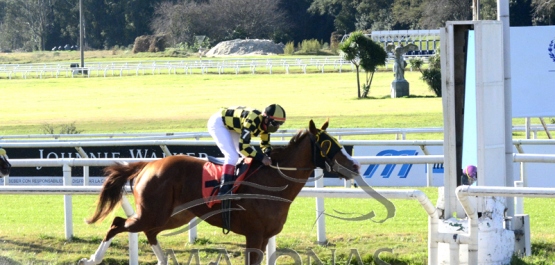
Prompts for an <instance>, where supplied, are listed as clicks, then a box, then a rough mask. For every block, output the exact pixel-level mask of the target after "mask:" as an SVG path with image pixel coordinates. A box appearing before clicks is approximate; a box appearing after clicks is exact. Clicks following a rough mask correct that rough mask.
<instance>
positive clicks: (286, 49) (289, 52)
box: [283, 41, 295, 55]
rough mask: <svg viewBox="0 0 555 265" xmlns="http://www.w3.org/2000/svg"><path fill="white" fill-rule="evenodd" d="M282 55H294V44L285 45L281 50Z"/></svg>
mask: <svg viewBox="0 0 555 265" xmlns="http://www.w3.org/2000/svg"><path fill="white" fill-rule="evenodd" d="M283 53H284V54H287V55H293V53H295V43H294V42H292V41H290V42H288V43H287V44H285V47H284V48H283Z"/></svg>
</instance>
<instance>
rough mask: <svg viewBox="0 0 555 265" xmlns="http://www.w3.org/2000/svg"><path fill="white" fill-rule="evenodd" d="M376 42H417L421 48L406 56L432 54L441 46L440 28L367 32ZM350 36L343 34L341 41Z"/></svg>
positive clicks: (385, 43) (402, 43)
mask: <svg viewBox="0 0 555 265" xmlns="http://www.w3.org/2000/svg"><path fill="white" fill-rule="evenodd" d="M365 35H366V36H368V37H369V38H370V39H372V40H373V41H375V42H379V43H381V44H383V45H384V47H386V46H387V44H388V43H393V44H395V45H407V44H409V43H412V44H415V45H416V46H418V47H419V48H420V49H419V50H417V51H409V52H407V53H406V54H405V57H406V56H409V57H410V56H424V57H426V56H431V55H433V54H435V51H436V48H437V47H439V39H440V37H439V29H426V30H383V31H372V32H371V33H369V34H365ZM348 37H349V34H346V35H344V36H343V39H341V42H343V41H344V40H345V39H347V38H348Z"/></svg>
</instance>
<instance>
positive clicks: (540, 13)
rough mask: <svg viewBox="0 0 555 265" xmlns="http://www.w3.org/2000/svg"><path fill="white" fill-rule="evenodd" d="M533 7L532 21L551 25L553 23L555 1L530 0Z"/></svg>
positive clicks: (554, 20)
mask: <svg viewBox="0 0 555 265" xmlns="http://www.w3.org/2000/svg"><path fill="white" fill-rule="evenodd" d="M532 7H533V9H534V22H535V23H536V24H540V25H552V24H553V23H555V1H553V0H532Z"/></svg>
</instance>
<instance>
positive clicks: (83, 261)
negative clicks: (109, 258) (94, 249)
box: [77, 258, 94, 265]
mask: <svg viewBox="0 0 555 265" xmlns="http://www.w3.org/2000/svg"><path fill="white" fill-rule="evenodd" d="M77 264H79V265H91V264H94V262H93V261H90V260H88V259H86V258H82V259H81V260H79V263H77Z"/></svg>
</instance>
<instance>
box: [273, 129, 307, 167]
mask: <svg viewBox="0 0 555 265" xmlns="http://www.w3.org/2000/svg"><path fill="white" fill-rule="evenodd" d="M307 136H308V130H300V131H299V132H297V134H295V135H293V137H292V138H291V140H290V141H289V144H288V145H287V146H280V147H276V148H274V149H272V154H271V157H272V160H274V161H278V162H279V161H281V160H283V159H286V158H287V157H288V156H290V153H291V152H289V151H290V150H291V149H293V148H296V147H297V145H299V143H300V142H301V141H302V140H303V139H304V138H305V137H307Z"/></svg>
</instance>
